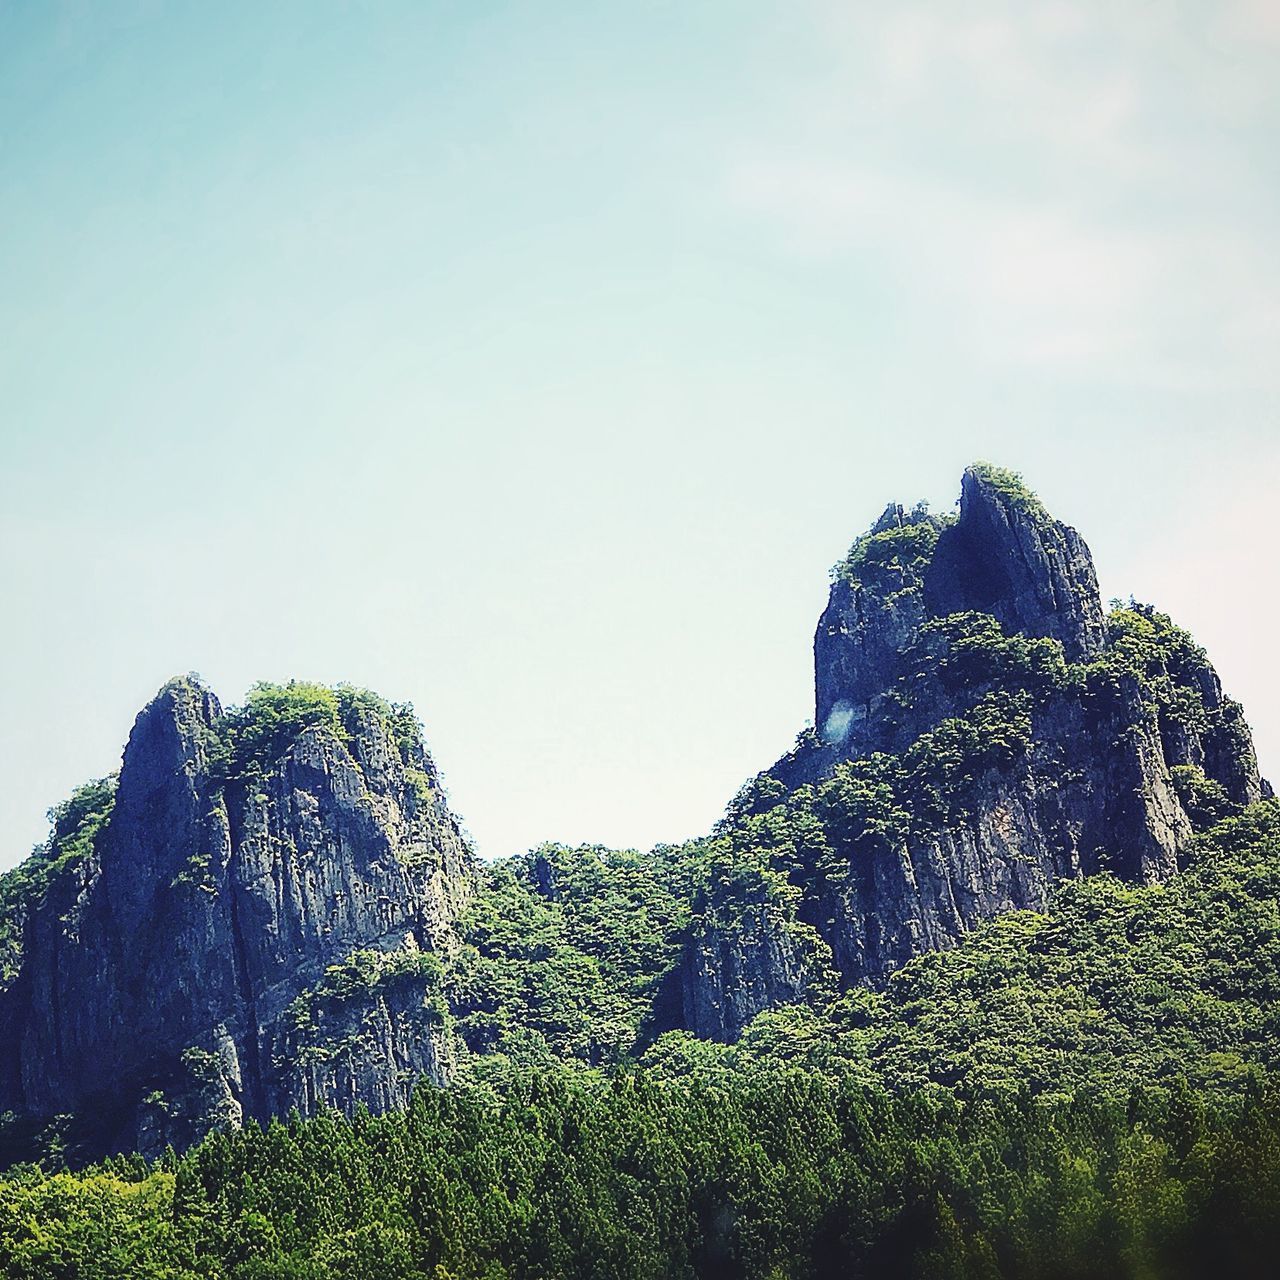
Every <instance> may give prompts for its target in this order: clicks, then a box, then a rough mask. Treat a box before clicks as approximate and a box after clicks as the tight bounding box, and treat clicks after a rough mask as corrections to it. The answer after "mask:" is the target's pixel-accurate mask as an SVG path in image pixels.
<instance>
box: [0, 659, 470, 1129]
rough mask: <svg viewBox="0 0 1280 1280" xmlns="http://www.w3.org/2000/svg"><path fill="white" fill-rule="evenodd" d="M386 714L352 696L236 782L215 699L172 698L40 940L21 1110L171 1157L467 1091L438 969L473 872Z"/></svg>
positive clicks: (196, 693) (240, 772) (11, 996)
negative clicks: (413, 1092) (247, 1125)
mask: <svg viewBox="0 0 1280 1280" xmlns="http://www.w3.org/2000/svg"><path fill="white" fill-rule="evenodd" d="M389 711H390V708H386V707H381V708H379V706H378V705H377V704H375V703H374V702H373V701H372V700H370V699H368V698H366V699H364V700H363V701H361V700H359V699H353V700H351V702H350V705H348V706H346V707H344V709H343V716H342V720H341V722H339V721H337V720H333V721H332V722H330V723H314V724H308V725H304V726H302V727H301V728H300V729H299V731H297V732H296V733H290V734H287V735H285V736H284V737H283V738H282V739H281V740H280V741H278V742H276V743H274V744H273V746H272V747H271V748H270V749H266V750H261V751H258V752H257V755H256V757H255V758H253V759H252V760H249V761H247V762H246V761H243V760H242V761H239V762H237V761H236V760H235V759H234V755H235V751H234V748H232V747H230V746H229V745H228V738H229V736H231V735H233V734H234V722H233V721H231V720H228V718H227V717H224V715H223V713H222V709H221V707H220V706H219V704H218V701H217V699H216V698H215V697H214V696H213V694H212V693H210V692H209V691H208V690H206V689H204V688H203V687H202V686H201V685H200V684H198V683H197V682H195V681H194V680H191V679H183V680H175V681H172V682H170V683H169V684H168V685H166V686H165V687H164V688H163V689H162V690H161V691H160V693H159V694H158V695H157V697H156V698H155V700H154V701H153V702H152V703H151V704H150V705H149V706H147V707H146V708H145V709H144V710H143V711H142V713H141V714H140V715H139V716H138V719H137V721H136V723H135V724H134V727H133V732H132V733H131V735H130V737H129V742H128V746H127V747H126V749H125V753H124V760H123V765H122V768H121V772H120V779H119V787H118V791H117V795H116V800H115V806H114V810H113V811H112V813H111V816H110V820H109V822H108V824H107V826H106V828H105V830H104V831H103V832H102V835H101V837H100V838H99V839H98V840H97V841H96V843H95V847H94V849H93V851H92V853H91V854H89V856H87V857H85V858H84V859H83V860H82V861H81V862H79V863H78V864H76V865H74V866H72V867H70V868H69V870H68V872H67V873H66V874H63V875H61V876H59V877H58V878H57V879H55V880H54V882H53V883H52V884H51V886H50V888H49V891H48V893H47V894H46V895H45V897H44V900H43V901H42V902H41V903H39V905H38V906H37V907H36V908H35V909H33V910H32V911H31V913H30V917H29V919H28V920H27V925H26V933H25V937H24V942H23V960H22V966H21V969H20V971H19V973H18V976H17V978H16V980H15V981H14V983H13V984H12V986H11V987H10V989H9V990H8V991H7V992H5V993H4V995H3V998H2V1004H0V1020H2V1021H3V1026H4V1030H5V1031H6V1033H7V1034H6V1035H5V1038H4V1043H3V1044H0V1054H3V1055H5V1057H6V1059H7V1061H6V1062H5V1066H4V1070H3V1071H2V1072H0V1087H3V1090H4V1093H5V1095H6V1096H3V1097H2V1098H0V1107H3V1108H5V1109H11V1110H14V1111H19V1112H23V1113H27V1114H31V1115H34V1116H51V1115H54V1114H60V1113H77V1114H79V1115H82V1116H93V1117H96V1119H95V1123H96V1125H97V1126H98V1134H97V1142H98V1144H99V1145H100V1146H101V1147H103V1148H104V1149H112V1148H119V1149H128V1148H132V1147H139V1148H141V1149H143V1150H148V1149H150V1150H155V1149H158V1148H159V1147H161V1146H163V1145H164V1144H165V1143H167V1142H171V1141H172V1142H174V1143H176V1144H179V1145H181V1144H184V1143H186V1142H189V1141H190V1140H191V1139H192V1138H194V1137H196V1136H198V1135H199V1134H201V1133H203V1132H204V1131H206V1130H207V1129H208V1128H210V1127H212V1126H213V1125H215V1124H231V1125H236V1124H240V1123H242V1122H243V1121H244V1120H245V1119H248V1118H250V1117H253V1118H257V1119H265V1118H266V1117H268V1116H270V1115H273V1114H281V1113H283V1112H285V1111H287V1110H288V1109H289V1108H290V1107H291V1106H295V1105H296V1106H299V1107H300V1108H302V1109H303V1110H304V1111H306V1112H312V1111H315V1110H316V1109H317V1108H319V1107H321V1106H335V1107H340V1108H342V1109H344V1110H348V1111H349V1110H351V1108H352V1107H354V1106H355V1105H356V1104H357V1103H363V1104H365V1105H367V1106H369V1107H370V1108H371V1109H373V1110H385V1109H387V1108H389V1107H395V1106H402V1105H404V1103H405V1102H406V1101H407V1098H408V1091H409V1089H410V1087H411V1086H412V1084H413V1082H414V1080H415V1079H416V1078H417V1077H418V1076H426V1077H428V1078H430V1079H434V1080H436V1081H443V1080H444V1079H446V1078H447V1077H448V1074H449V1070H450V1049H449V1045H448V1042H447V1037H445V1036H444V1035H443V1034H442V1031H441V1027H442V1014H441V1011H440V1009H439V1008H438V1003H439V1002H438V1000H437V999H436V998H435V996H434V993H433V986H432V984H433V968H432V966H431V965H430V964H429V963H428V961H434V960H435V956H434V955H433V954H432V953H433V952H435V951H437V950H438V949H440V948H447V947H448V945H449V941H450V929H451V924H452V921H453V919H454V918H455V916H456V914H457V911H458V910H459V908H460V906H461V905H462V904H463V903H464V902H465V901H466V899H467V896H468V894H469V892H470V890H471V886H472V884H473V882H474V878H475V875H476V868H475V864H474V862H473V859H472V856H471V854H470V852H469V851H468V849H467V847H466V845H465V842H464V840H463V838H462V836H461V833H460V831H459V828H458V825H457V823H456V822H455V820H454V819H453V817H452V815H451V814H450V813H449V810H448V808H447V806H446V804H445V801H444V798H443V794H442V792H441V788H440V783H439V779H438V777H437V775H436V771H435V767H434V765H433V763H432V762H431V759H430V757H429V756H428V755H427V754H426V751H425V749H424V748H423V746H422V743H421V741H420V739H419V738H418V736H417V733H416V728H415V729H414V730H412V731H406V728H405V725H406V723H407V722H406V721H405V720H404V718H403V717H401V718H400V719H399V720H397V721H395V723H394V724H393V723H392V720H391V718H390V717H389V716H388V714H385V713H386V712H389ZM242 754H244V753H243V752H242ZM438 967H439V966H438V963H437V964H436V965H435V966H434V969H435V970H438Z"/></svg>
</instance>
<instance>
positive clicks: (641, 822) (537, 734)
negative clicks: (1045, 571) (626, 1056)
mask: <svg viewBox="0 0 1280 1280" xmlns="http://www.w3.org/2000/svg"><path fill="white" fill-rule="evenodd" d="M960 13H961V7H959V6H949V5H940V4H932V5H924V6H917V5H913V4H910V3H898V4H893V5H889V4H885V5H883V6H880V5H870V4H865V5H852V4H851V5H840V4H826V3H805V2H803V0H801V2H796V0H792V2H790V3H782V2H778V3H752V2H749V0H747V2H744V0H734V2H733V3H728V2H722V3H710V2H703V3H700V2H698V0H681V2H680V3H643V4H642V3H636V4H626V5H623V4H615V5H603V4H599V3H596V4H586V3H576V4H575V3H555V2H548V3H545V4H543V3H539V4H481V3H475V2H473V0H468V2H466V3H462V2H459V3H452V4H444V3H416V4H409V3H404V4H390V3H384V4H357V3H345V4H336V3H335V4H324V3H316V2H310V3H305V4H303V3H299V4H270V3H268V4H260V3H254V4H231V3H227V4H218V5H210V4H166V3H161V2H160V0H150V2H146V3H144V2H142V0H137V2H133V3H130V2H129V0H114V2H113V3H112V4H110V5H98V4H93V3H89V2H87V0H86V2H84V3H74V4H70V3H68V4H55V3H45V2H42V3H36V2H34V0H29V2H28V0H21V2H19V0H0V528H2V530H3V541H2V546H0V600H2V601H3V603H4V611H5V615H4V616H5V628H4V635H5V640H4V644H5V648H4V655H3V656H4V662H3V664H2V665H0V706H2V707H3V711H4V714H3V717H0V778H3V784H2V786H0V865H8V864H10V863H12V862H14V861H16V860H17V859H18V858H20V857H21V856H23V855H24V854H25V853H26V852H27V850H28V849H29V848H30V846H31V844H32V843H33V842H34V841H36V840H38V839H39V838H41V837H42V835H43V833H44V826H45V824H44V816H43V815H44V810H45V809H46V808H47V807H48V806H49V805H50V804H53V803H54V802H56V801H57V800H59V799H61V798H62V797H63V796H64V795H65V794H66V793H67V792H68V791H69V789H70V788H71V787H72V786H73V785H74V784H76V783H77V782H79V781H82V780H84V779H85V778H88V777H91V776H95V775H98V774H101V773H104V772H106V771H108V770H109V769H111V768H113V767H114V766H115V764H116V763H117V761H118V758H119V751H120V747H121V744H122V742H123V740H124V738H125V736H126V735H127V732H128V729H129V726H130V724H131V723H132V719H133V716H134V714H135V713H136V711H137V709H138V708H139V707H140V706H141V705H142V704H143V703H144V702H145V701H146V700H147V699H148V698H149V697H150V696H151V694H152V693H153V692H154V690H155V689H156V687H157V686H158V685H159V684H161V683H162V682H163V681H164V679H165V678H167V677H168V676H169V675H171V674H173V673H176V672H182V671H187V670H197V671H200V672H201V673H203V675H204V676H205V677H206V678H207V679H208V680H209V681H210V682H211V683H212V685H213V686H214V687H215V689H216V690H217V691H218V692H219V694H220V695H221V696H222V697H223V699H224V700H227V701H234V700H238V699H239V698H240V697H241V696H242V695H243V693H244V691H245V689H246V688H247V687H248V686H249V685H250V684H251V683H252V682H253V681H254V680H256V679H278V680H283V679H287V678H288V677H290V676H299V677H305V678H311V679H319V680H325V681H339V680H350V681H353V682H356V683H360V684H367V685H370V686H372V687H374V688H376V689H378V690H380V691H381V692H383V693H385V694H386V695H388V696H390V697H393V698H397V699H411V700H412V701H413V702H414V703H415V704H416V705H417V707H418V709H419V711H420V713H421V714H422V717H423V719H424V721H425V724H426V729H427V734H428V737H429V739H430V741H431V743H432V746H433V747H434V749H435V751H436V754H437V756H438V758H439V760H440V762H441V764H442V766H443V768H444V771H445V775H446V779H447V781H448V783H449V786H450V791H451V795H452V798H453V801H454V803H455V805H456V807H457V808H458V809H459V810H460V812H461V813H462V815H463V817H464V819H465V821H466V822H467V824H468V826H469V828H470V829H471V831H472V832H473V833H474V835H475V836H476V838H477V840H478V842H479V845H480V848H481V850H482V852H484V853H485V854H486V855H500V854H504V853H510V852H514V851H517V850H519V849H522V848H524V847H526V846H528V845H530V844H533V843H536V842H538V841H540V840H542V839H546V838H555V839H561V840H567V841H579V840H592V841H601V842H606V843H611V844H619V845H640V846H646V845H649V844H651V843H652V842H654V841H656V840H664V839H665V840H674V839H679V838H682V837H684V836H688V835H692V834H696V833H698V832H701V831H703V830H705V829H706V828H707V827H708V826H709V824H710V823H711V822H712V821H713V820H714V818H715V817H716V816H717V815H718V814H719V812H720V811H721V809H722V807H723V805H724V803H725V801H726V800H727V799H728V798H729V796H730V795H731V794H732V793H733V791H734V790H735V788H736V787H737V786H738V784H739V783H740V782H741V781H742V780H743V779H744V778H745V777H747V776H748V775H749V774H750V773H752V772H754V771H755V770H756V769H758V768H760V767H762V766H764V765H766V764H767V763H769V762H770V761H771V760H772V759H773V758H774V757H776V756H777V755H778V754H779V753H780V752H781V751H782V750H784V749H785V748H786V747H787V746H788V745H789V743H790V741H791V739H792V737H793V735H794V734H795V732H796V731H797V730H798V729H799V728H800V727H801V726H802V725H803V724H804V722H805V720H806V718H807V717H808V716H809V715H810V714H811V671H810V642H811V636H812V630H813V625H814V622H815V621H816V618H817V615H818V613H819V611H820V609H821V607H822V604H823V601H824V598H825V593H826V572H827V569H828V566H829V565H830V564H831V563H832V562H833V561H835V560H836V559H837V558H838V557H839V556H840V555H841V554H842V552H843V551H844V549H845V548H846V547H847V545H848V543H849V542H850V541H851V540H852V538H853V537H854V536H855V535H856V534H857V533H858V532H859V531H860V530H861V529H862V528H864V527H865V526H866V524H867V523H869V521H870V520H872V519H874V517H875V516H876V515H877V514H878V513H879V511H880V510H881V509H882V508H883V506H884V504H885V503H886V502H887V501H888V500H890V499H892V498H900V499H903V500H906V501H913V500H915V499H917V498H920V497H925V498H928V499H931V500H932V501H934V502H935V503H937V504H938V505H941V506H946V505H949V504H950V503H951V502H952V501H953V500H954V498H955V495H956V492H957V489H958V479H959V472H960V469H961V468H962V466H963V465H964V464H965V463H967V462H969V461H972V460H974V459H976V458H990V459H992V460H993V461H997V462H1000V463H1002V464H1005V465H1008V466H1012V467H1015V468H1018V469H1020V470H1022V471H1023V472H1024V473H1025V475H1026V476H1027V478H1028V480H1029V481H1030V482H1031V483H1032V484H1033V485H1034V486H1035V487H1036V488H1037V489H1038V490H1039V491H1040V492H1041V493H1042V495H1043V496H1044V497H1045V499H1046V501H1047V502H1048V503H1049V504H1050V506H1051V508H1052V509H1053V510H1054V511H1055V512H1057V513H1058V514H1060V515H1061V516H1063V517H1064V518H1066V519H1068V520H1070V521H1072V522H1073V523H1075V524H1076V525H1077V526H1078V527H1079V528H1080V529H1081V531H1082V532H1083V533H1084V534H1085V536H1086V538H1087V539H1088V540H1089V542H1090V543H1091V545H1092V547H1093V549H1094V553H1095V556H1096V558H1097V560H1098V563H1099V569H1100V572H1101V576H1102V580H1103V587H1104V591H1105V592H1106V593H1108V594H1117V595H1128V594H1129V593H1131V592H1132V593H1134V594H1136V595H1137V596H1138V597H1140V598H1145V599H1151V600H1153V601H1154V602H1155V603H1157V604H1159V605H1160V606H1162V607H1164V608H1167V609H1168V610H1169V611H1170V612H1172V613H1173V614H1174V615H1175V616H1176V617H1177V618H1178V619H1179V620H1180V621H1182V622H1183V623H1184V624H1186V625H1188V626H1190V627H1191V628H1192V629H1193V630H1194V631H1195V632H1196V634H1197V635H1198V636H1199V637H1200V638H1201V639H1202V641H1203V642H1204V643H1206V644H1207V645H1208V646H1209V648H1210V652H1211V654H1212V656H1213V657H1214V658H1215V660H1216V661H1217V662H1218V665H1219V668H1220V670H1221V672H1222V674H1223V677H1224V680H1225V682H1226V684H1227V686H1228V688H1229V690H1230V691H1231V692H1233V693H1234V694H1236V695H1237V696H1238V697H1240V698H1241V699H1242V700H1243V701H1244V702H1245V705H1246V709H1247V711H1248V712H1249V715H1250V718H1251V720H1252V721H1253V723H1254V725H1255V728H1256V730H1257V735H1258V739H1259V742H1260V744H1261V747H1262V756H1263V766H1264V769H1270V770H1271V771H1272V772H1273V773H1274V772H1277V771H1280V679H1278V678H1277V675H1276V659H1275V655H1274V649H1275V637H1276V635H1277V634H1280V610H1278V608H1277V604H1276V597H1275V558H1276V553H1277V550H1280V536H1278V535H1277V532H1276V530H1277V519H1278V517H1277V513H1276V510H1275V506H1276V498H1275V489H1276V478H1277V475H1278V474H1280V472H1278V470H1277V464H1278V463H1280V413H1278V406H1280V360H1277V357H1276V351H1277V347H1278V346H1280V239H1278V237H1277V231H1276V228H1277V227H1280V147H1277V145H1276V141H1277V137H1278V136H1280V92H1278V91H1277V85H1280V6H1277V4H1275V3H1272V2H1271V0H1253V2H1251V3H1243V2H1242V3H1223V4H1195V5H1192V4H1169V5H1150V4H1132V5H1128V4H1123V5H1117V4H1113V3H1107V4H1102V3H1100V4H1090V5H1071V4H1057V3H1053V4H1035V3H1030V4H1028V3H1025V2H1023V3H1008V4H995V3H992V4H986V3H978V4H974V5H966V6H963V16H959V15H960Z"/></svg>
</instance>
